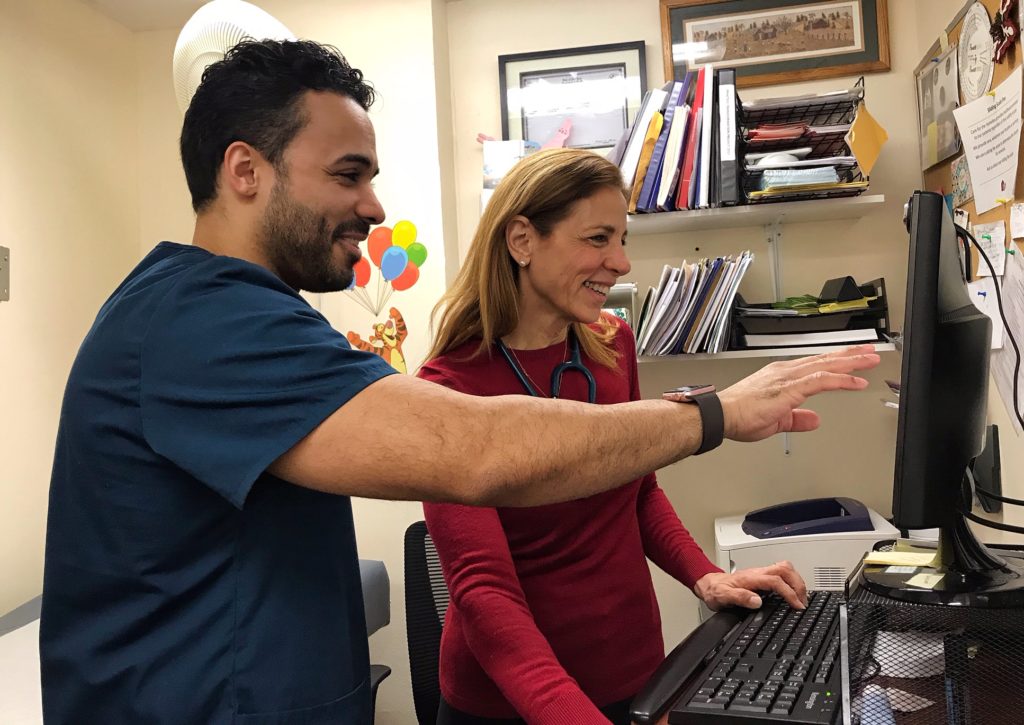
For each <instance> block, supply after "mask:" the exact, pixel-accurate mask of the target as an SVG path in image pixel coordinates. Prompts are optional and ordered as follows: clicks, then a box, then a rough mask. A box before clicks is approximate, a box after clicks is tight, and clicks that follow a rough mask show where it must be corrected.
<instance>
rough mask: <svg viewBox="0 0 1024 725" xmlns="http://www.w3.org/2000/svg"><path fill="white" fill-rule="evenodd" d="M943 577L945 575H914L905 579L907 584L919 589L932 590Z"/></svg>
mask: <svg viewBox="0 0 1024 725" xmlns="http://www.w3.org/2000/svg"><path fill="white" fill-rule="evenodd" d="M945 576H946V575H945V574H915V575H914V576H912V577H910V578H909V579H907V584H908V585H909V586H912V587H920V588H921V589H934V588H935V587H937V586H938V585H939V583H940V582H942V580H943V578H944V577H945Z"/></svg>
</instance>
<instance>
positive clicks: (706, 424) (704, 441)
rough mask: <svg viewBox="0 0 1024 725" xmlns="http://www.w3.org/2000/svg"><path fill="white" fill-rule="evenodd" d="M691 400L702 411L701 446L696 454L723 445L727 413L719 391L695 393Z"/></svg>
mask: <svg viewBox="0 0 1024 725" xmlns="http://www.w3.org/2000/svg"><path fill="white" fill-rule="evenodd" d="M690 401H691V402H692V403H694V404H695V405H696V406H697V409H698V410H699V411H700V421H701V439H700V448H698V449H697V452H696V453H694V455H695V456H699V455H700V454H701V453H707V452H708V451H712V450H714V449H715V448H718V446H720V445H722V441H723V440H724V439H725V414H724V413H723V412H722V401H721V400H719V399H718V393H701V394H700V395H693V396H691V397H690Z"/></svg>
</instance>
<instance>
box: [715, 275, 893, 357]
mask: <svg viewBox="0 0 1024 725" xmlns="http://www.w3.org/2000/svg"><path fill="white" fill-rule="evenodd" d="M810 299H811V300H813V301H814V302H815V304H813V305H797V306H795V307H779V306H778V305H779V303H764V304H747V303H746V301H745V300H744V299H743V298H742V296H739V295H737V299H736V304H735V312H734V317H733V324H732V335H731V342H730V346H731V347H732V348H733V349H748V348H784V347H804V346H814V345H847V344H857V343H864V342H880V341H884V340H886V339H887V338H888V337H889V311H888V301H887V298H886V294H885V279H884V278H879V279H875V280H872V281H870V282H868V283H866V284H863V285H857V284H856V283H855V282H854V281H853V278H852V277H842V278H839V279H837V280H829V281H828V282H826V284H825V286H824V287H823V288H822V292H821V294H820V295H819V296H818V297H817V298H814V297H810Z"/></svg>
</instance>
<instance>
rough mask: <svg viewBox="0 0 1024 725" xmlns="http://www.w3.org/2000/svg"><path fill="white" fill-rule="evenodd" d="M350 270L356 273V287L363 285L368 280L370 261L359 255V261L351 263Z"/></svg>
mask: <svg viewBox="0 0 1024 725" xmlns="http://www.w3.org/2000/svg"><path fill="white" fill-rule="evenodd" d="M352 271H353V272H355V273H356V287H365V286H366V283H367V282H369V281H370V272H371V271H372V270H371V269H370V263H369V262H367V261H366V257H360V258H359V261H358V262H356V263H355V264H353V265H352Z"/></svg>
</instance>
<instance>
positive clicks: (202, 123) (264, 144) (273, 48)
mask: <svg viewBox="0 0 1024 725" xmlns="http://www.w3.org/2000/svg"><path fill="white" fill-rule="evenodd" d="M306 91H330V92H333V93H339V94H341V95H344V96H348V97H349V98H351V99H352V100H354V101H355V102H356V103H358V104H359V105H360V106H362V107H363V109H367V110H368V109H369V108H370V106H371V105H372V104H373V101H374V95H375V94H374V90H373V87H372V86H371V85H370V84H369V83H367V82H366V81H364V80H363V73H362V71H360V70H359V69H357V68H353V67H352V66H351V65H349V63H348V61H347V60H345V56H343V55H342V54H341V53H340V52H339V51H338V49H337V48H334V47H332V46H329V45H322V44H320V43H315V42H313V41H311V40H243V41H242V42H240V43H239V44H238V45H236V46H234V47H233V48H231V49H230V50H229V51H228V52H227V54H226V55H225V56H224V59H223V60H220V61H218V62H216V63H213V64H211V65H210V66H209V67H208V68H207V69H206V71H205V72H204V73H203V79H202V82H201V83H200V84H199V88H198V89H197V90H196V93H195V95H194V96H193V97H192V102H191V104H189V107H188V110H187V111H186V112H185V122H184V124H183V125H182V129H181V141H180V145H181V163H182V165H183V166H184V168H185V180H186V181H187V182H188V189H189V192H190V193H191V194H192V209H193V210H195V212H196V213H199V212H201V211H203V210H204V209H205V208H206V207H207V206H208V205H209V204H210V202H212V201H213V199H214V198H216V196H217V174H218V171H219V169H220V164H221V160H222V159H223V158H224V150H225V149H226V148H227V147H228V146H229V145H231V144H232V143H234V142H235V141H244V142H245V143H248V144H250V145H251V146H252V147H253V148H255V149H256V150H257V151H259V152H260V153H261V154H263V156H264V158H266V159H267V160H268V161H269V162H270V163H272V164H274V166H275V167H277V168H280V167H279V164H280V162H281V157H282V155H283V154H284V150H285V148H286V147H287V146H288V144H289V143H290V142H291V140H292V139H293V138H294V137H295V134H297V133H298V132H299V131H300V130H302V128H303V126H304V125H305V124H306V122H307V120H308V119H307V118H306V117H305V115H304V114H303V112H302V106H301V98H302V95H303V94H304V93H305V92H306Z"/></svg>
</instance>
